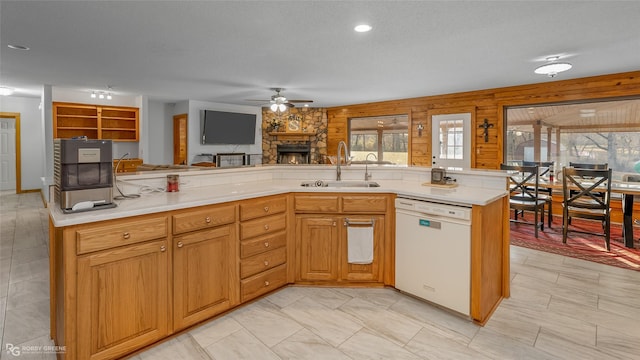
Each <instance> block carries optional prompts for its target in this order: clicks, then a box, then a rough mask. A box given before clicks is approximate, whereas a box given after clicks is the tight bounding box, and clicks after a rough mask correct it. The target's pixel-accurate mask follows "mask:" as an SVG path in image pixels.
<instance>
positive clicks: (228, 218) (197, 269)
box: [171, 204, 238, 330]
mask: <svg viewBox="0 0 640 360" xmlns="http://www.w3.org/2000/svg"><path fill="white" fill-rule="evenodd" d="M171 218H172V220H173V221H172V224H173V234H174V237H173V301H174V310H173V327H174V330H180V329H183V328H185V327H188V326H190V325H193V324H195V323H197V322H200V321H202V320H204V319H208V318H210V317H212V316H214V315H216V314H219V313H221V312H223V311H225V310H227V309H230V308H231V307H233V306H235V305H237V304H238V287H237V285H236V284H237V282H238V271H237V261H236V258H237V256H238V255H237V250H236V249H237V246H238V242H237V235H236V227H235V222H236V205H233V204H223V205H210V206H203V207H199V208H194V209H189V210H183V211H177V212H174V214H173V215H172V217H171Z"/></svg>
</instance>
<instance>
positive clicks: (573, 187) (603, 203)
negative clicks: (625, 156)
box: [562, 167, 611, 251]
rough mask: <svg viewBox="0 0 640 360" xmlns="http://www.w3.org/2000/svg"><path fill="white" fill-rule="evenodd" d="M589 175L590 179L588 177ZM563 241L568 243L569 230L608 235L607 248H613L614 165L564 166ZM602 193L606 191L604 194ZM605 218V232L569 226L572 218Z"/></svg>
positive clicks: (601, 219)
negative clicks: (611, 167) (611, 243)
mask: <svg viewBox="0 0 640 360" xmlns="http://www.w3.org/2000/svg"><path fill="white" fill-rule="evenodd" d="M585 179H588V180H585ZM562 193H563V195H564V198H563V201H562V243H564V244H566V243H567V234H568V232H569V231H573V232H579V233H585V234H592V235H599V236H604V241H605V245H606V248H607V251H609V250H610V249H611V246H610V239H611V208H610V206H609V204H610V202H611V169H607V170H596V169H578V168H572V167H565V168H563V169H562ZM601 194H604V195H603V196H601ZM574 217H576V218H583V219H590V220H598V221H601V222H602V230H603V233H602V234H599V233H593V232H591V231H582V230H579V229H575V228H573V229H569V227H570V226H571V227H573V225H571V218H574Z"/></svg>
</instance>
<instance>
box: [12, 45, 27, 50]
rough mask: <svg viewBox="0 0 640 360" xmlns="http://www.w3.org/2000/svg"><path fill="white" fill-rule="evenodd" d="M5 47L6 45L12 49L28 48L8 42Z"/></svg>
mask: <svg viewBox="0 0 640 360" xmlns="http://www.w3.org/2000/svg"><path fill="white" fill-rule="evenodd" d="M7 47H8V48H9V49H14V50H29V48H28V47H26V46H22V45H13V44H9V45H7Z"/></svg>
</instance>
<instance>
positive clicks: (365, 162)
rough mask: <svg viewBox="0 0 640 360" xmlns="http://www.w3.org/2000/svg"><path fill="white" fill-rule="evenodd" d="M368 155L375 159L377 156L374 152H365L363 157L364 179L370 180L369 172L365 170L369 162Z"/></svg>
mask: <svg viewBox="0 0 640 360" xmlns="http://www.w3.org/2000/svg"><path fill="white" fill-rule="evenodd" d="M369 155H373V157H374V158H375V159H376V161H378V157H377V156H376V154H374V153H368V154H367V157H366V158H365V159H364V181H369V180H371V174H370V173H369V171H368V170H367V168H368V167H367V165H368V164H369Z"/></svg>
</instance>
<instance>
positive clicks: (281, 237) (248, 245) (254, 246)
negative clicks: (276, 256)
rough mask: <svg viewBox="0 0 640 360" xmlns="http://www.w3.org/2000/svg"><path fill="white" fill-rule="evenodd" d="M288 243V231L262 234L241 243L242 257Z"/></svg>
mask: <svg viewBox="0 0 640 360" xmlns="http://www.w3.org/2000/svg"><path fill="white" fill-rule="evenodd" d="M286 244H287V233H285V232H281V233H278V234H273V235H267V236H262V237H259V238H255V239H251V240H245V241H242V242H241V243H240V257H242V258H247V257H249V256H253V255H256V254H261V253H263V252H266V251H269V250H271V249H277V248H279V247H283V246H285V245H286Z"/></svg>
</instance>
